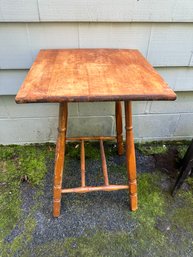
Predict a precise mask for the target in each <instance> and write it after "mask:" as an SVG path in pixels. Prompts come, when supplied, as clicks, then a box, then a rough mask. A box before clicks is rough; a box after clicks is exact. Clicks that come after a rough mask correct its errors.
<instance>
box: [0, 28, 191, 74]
mask: <svg viewBox="0 0 193 257" xmlns="http://www.w3.org/2000/svg"><path fill="white" fill-rule="evenodd" d="M151 28H152V29H151ZM192 31H193V23H192V24H172V25H171V24H160V23H159V24H158V23H157V24H156V23H153V24H150V23H144V24H141V23H126V24H125V23H117V24H113V23H94V24H93V23H79V24H78V23H29V24H24V23H16V24H12V23H9V24H6V23H1V24H0V33H1V39H0V68H1V69H27V68H29V67H30V66H31V64H32V62H33V60H34V58H35V56H36V54H37V53H38V51H39V50H40V49H41V48H45V49H46V48H78V47H81V48H92V47H106V48H138V49H139V50H140V51H141V52H142V53H143V54H144V55H145V56H147V58H148V60H149V61H150V63H151V64H152V65H154V66H160V67H164V66H167V67H168V66H189V65H192V64H193V63H192V62H191V61H190V60H191V56H192V51H193V32H192Z"/></svg>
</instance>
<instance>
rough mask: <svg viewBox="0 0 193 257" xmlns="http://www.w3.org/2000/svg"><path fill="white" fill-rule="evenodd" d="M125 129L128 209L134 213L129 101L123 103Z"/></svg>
mask: <svg viewBox="0 0 193 257" xmlns="http://www.w3.org/2000/svg"><path fill="white" fill-rule="evenodd" d="M125 129H126V165H127V173H128V180H129V197H130V209H131V211H135V210H137V208H138V206H137V205H138V203H137V180H136V159H135V145H134V138H133V126H132V105H131V101H125Z"/></svg>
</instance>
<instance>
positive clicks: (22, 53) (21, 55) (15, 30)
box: [0, 23, 32, 69]
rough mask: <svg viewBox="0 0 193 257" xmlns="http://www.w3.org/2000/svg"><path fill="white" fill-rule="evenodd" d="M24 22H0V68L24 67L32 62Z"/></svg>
mask: <svg viewBox="0 0 193 257" xmlns="http://www.w3.org/2000/svg"><path fill="white" fill-rule="evenodd" d="M26 26H27V25H26V24H10V23H3V24H0V69H12V68H13V69H25V68H28V67H29V64H31V63H32V55H31V49H30V45H29V38H28V34H27V29H26Z"/></svg>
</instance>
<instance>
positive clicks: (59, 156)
mask: <svg viewBox="0 0 193 257" xmlns="http://www.w3.org/2000/svg"><path fill="white" fill-rule="evenodd" d="M67 114H68V109H67V103H66V102H65V103H61V104H60V110H59V125H58V138H57V143H56V154H55V170H54V199H53V216H54V217H58V216H59V215H60V205H61V189H62V175H63V168H64V158H65V146H66V128H67Z"/></svg>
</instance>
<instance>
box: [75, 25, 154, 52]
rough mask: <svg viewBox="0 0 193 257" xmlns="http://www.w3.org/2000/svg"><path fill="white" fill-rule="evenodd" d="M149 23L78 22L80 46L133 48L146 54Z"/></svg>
mask: <svg viewBox="0 0 193 257" xmlns="http://www.w3.org/2000/svg"><path fill="white" fill-rule="evenodd" d="M150 30H151V24H135V23H122V24H119V23H109V24H106V23H80V25H79V40H80V48H86V47H89V48H98V47H101V48H103V47H104V48H134V49H136V48H137V49H139V50H140V51H141V52H142V53H143V54H144V55H145V56H146V54H147V49H148V42H149V36H150Z"/></svg>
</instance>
